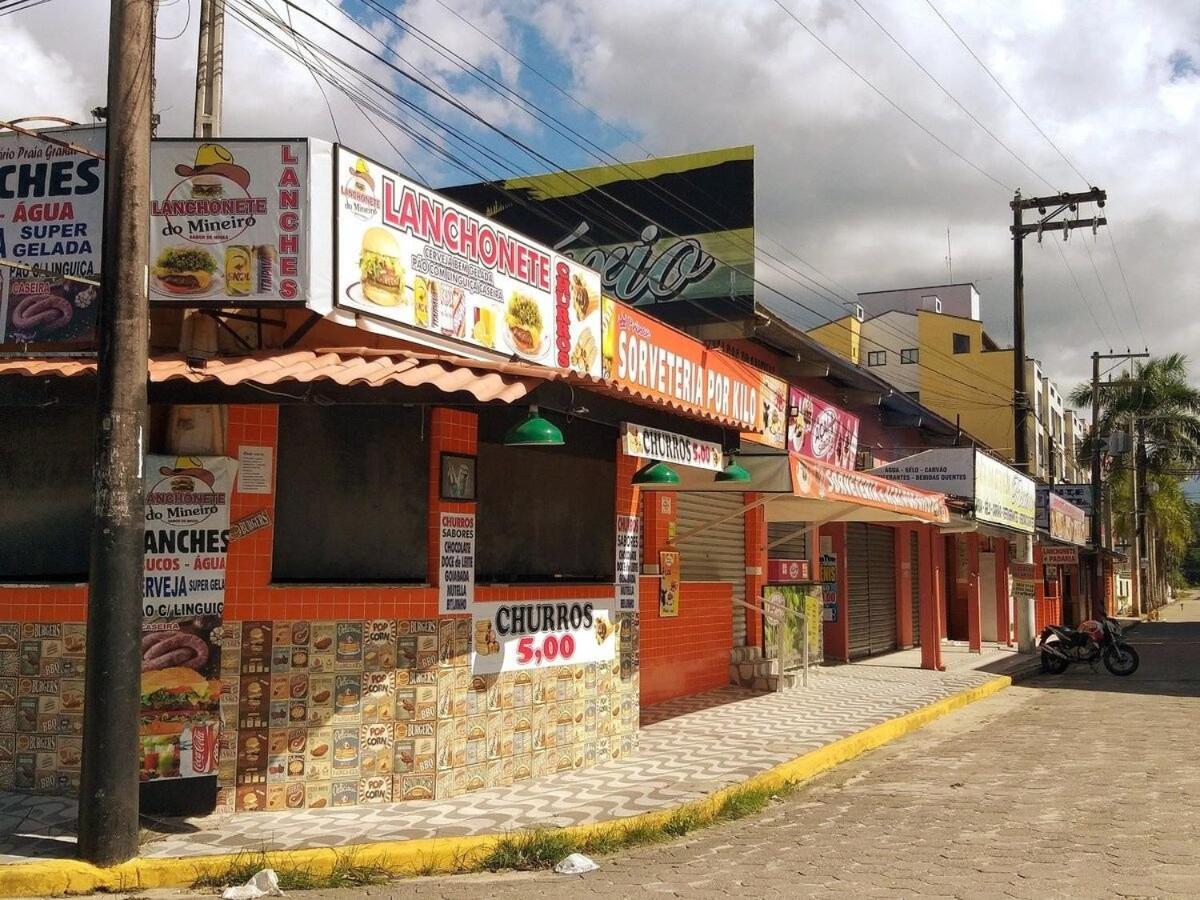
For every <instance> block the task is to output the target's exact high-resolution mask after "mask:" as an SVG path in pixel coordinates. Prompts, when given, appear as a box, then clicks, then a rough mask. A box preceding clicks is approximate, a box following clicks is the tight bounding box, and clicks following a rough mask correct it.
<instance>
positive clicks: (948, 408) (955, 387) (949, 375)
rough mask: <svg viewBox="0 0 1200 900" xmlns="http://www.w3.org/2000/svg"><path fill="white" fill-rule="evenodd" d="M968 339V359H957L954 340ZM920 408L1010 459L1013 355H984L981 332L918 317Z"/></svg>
mask: <svg viewBox="0 0 1200 900" xmlns="http://www.w3.org/2000/svg"><path fill="white" fill-rule="evenodd" d="M955 333H959V334H966V335H967V336H968V337H969V338H970V342H971V349H970V352H969V353H961V354H956V353H954V352H953V350H954V338H953V336H954V334H955ZM917 336H918V338H919V342H920V348H921V362H922V366H921V369H920V373H921V388H920V390H921V402H922V403H923V404H925V405H926V406H928V407H929V408H930V409H932V410H933V411H934V412H937V413H938V414H940V415H942V416H944V417H945V418H947V419H950V420H951V421H955V419H956V418H957V419H958V421H960V422H961V424H962V427H963V430H964V431H966V432H967V433H968V434H969V435H970V436H971V437H973V438H975V439H976V440H978V441H980V442H981V443H983V444H984V445H986V446H988V447H991V448H993V449H995V450H997V451H999V452H1000V453H1001V454H1003V455H1005V456H1007V457H1009V458H1011V457H1012V452H1013V451H1012V448H1013V420H1012V408H1011V406H1010V405H1009V404H1010V403H1011V400H1009V399H1007V398H1011V396H1012V380H1013V373H1012V365H1013V364H1012V351H1011V350H984V349H983V326H982V325H981V324H980V323H979V322H975V321H971V320H970V319H963V318H958V317H955V316H947V315H938V314H936V313H929V312H920V313H918V314H917Z"/></svg>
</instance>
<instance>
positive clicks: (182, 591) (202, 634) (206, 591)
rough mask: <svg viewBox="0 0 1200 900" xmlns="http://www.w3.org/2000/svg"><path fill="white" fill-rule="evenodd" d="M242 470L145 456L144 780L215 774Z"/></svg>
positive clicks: (224, 463) (221, 461) (201, 460)
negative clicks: (236, 494)
mask: <svg viewBox="0 0 1200 900" xmlns="http://www.w3.org/2000/svg"><path fill="white" fill-rule="evenodd" d="M236 470H237V463H236V462H235V461H234V460H232V459H226V458H225V457H174V456H148V457H146V546H145V570H146V576H145V589H144V593H143V609H142V612H143V619H142V648H141V652H142V713H141V726H140V729H139V735H140V737H141V753H142V758H141V766H140V769H141V774H140V777H141V780H142V781H159V780H163V779H170V778H192V777H196V776H201V775H214V774H215V773H216V771H217V764H218V749H217V747H218V742H219V740H220V721H221V714H220V700H221V681H220V672H221V644H220V641H221V631H220V628H221V616H222V614H223V612H224V608H225V561H226V551H227V548H228V544H229V501H230V494H231V492H232V491H233V484H234V475H235V473H236Z"/></svg>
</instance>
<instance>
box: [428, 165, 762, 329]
mask: <svg viewBox="0 0 1200 900" xmlns="http://www.w3.org/2000/svg"><path fill="white" fill-rule="evenodd" d="M446 194H447V195H448V196H450V197H452V198H453V199H454V200H457V201H459V202H461V203H465V204H466V205H467V206H470V207H471V208H473V209H476V210H479V211H480V212H486V213H487V214H488V215H492V216H494V217H495V218H496V219H497V220H499V221H500V222H502V223H503V224H504V225H507V226H508V227H510V228H513V229H515V230H517V231H519V232H521V233H523V234H529V235H532V236H534V237H536V238H538V239H539V240H541V241H542V242H544V243H546V244H549V245H551V246H553V247H554V248H555V249H556V250H560V251H561V252H563V253H566V254H567V255H568V256H571V257H573V258H575V259H577V260H579V261H580V262H581V263H583V264H584V265H586V266H590V267H591V268H593V269H595V270H597V271H598V272H600V274H601V276H602V277H603V279H604V281H603V288H604V293H605V294H606V295H608V296H610V297H615V298H616V299H617V300H619V301H621V302H622V303H627V304H631V305H636V306H640V305H643V304H645V305H654V306H656V307H657V310H656V311H658V310H663V309H664V308H670V307H673V308H674V309H673V311H674V312H677V313H680V314H683V313H687V314H690V315H691V316H693V317H697V316H703V315H704V313H705V312H708V313H709V314H711V315H712V316H713V317H715V318H718V319H729V318H739V317H743V316H746V315H749V314H750V313H752V311H753V306H754V148H753V147H731V148H726V149H719V150H708V151H704V152H700V153H690V154H687V155H682V156H670V157H655V158H653V159H642V160H636V161H631V162H628V163H618V164H616V165H611V166H596V167H592V168H586V169H576V170H574V171H571V172H569V173H559V172H556V173H552V174H547V175H533V176H529V177H521V178H514V179H510V180H508V181H500V182H488V183H482V184H468V185H463V186H460V187H453V188H448V189H447V190H446ZM506 194H507V195H508V196H509V197H511V198H512V199H511V202H500V203H497V198H499V199H500V200H501V201H503V200H504V198H505V195H506ZM676 301H686V302H676Z"/></svg>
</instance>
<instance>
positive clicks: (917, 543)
mask: <svg viewBox="0 0 1200 900" xmlns="http://www.w3.org/2000/svg"><path fill="white" fill-rule="evenodd" d="M908 564H909V572H910V575H909V578H910V579H911V581H912V592H911V596H912V646H914V647H920V646H921V539H920V538H919V537H918V536H917V532H916V531H915V530H914V531H910V532H909V534H908Z"/></svg>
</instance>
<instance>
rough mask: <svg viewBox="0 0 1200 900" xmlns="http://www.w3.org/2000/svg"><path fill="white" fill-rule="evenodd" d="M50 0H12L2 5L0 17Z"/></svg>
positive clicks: (0, 6)
mask: <svg viewBox="0 0 1200 900" xmlns="http://www.w3.org/2000/svg"><path fill="white" fill-rule="evenodd" d="M49 2H50V0H10V2H9V3H6V4H3V5H0V18H3V17H4V16H11V15H12V14H13V13H19V12H24V11H25V10H27V9H33V8H34V7H35V6H41V5H42V4H43V3H49Z"/></svg>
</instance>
